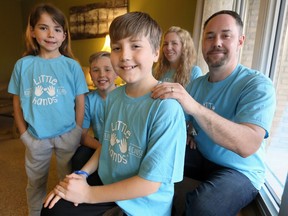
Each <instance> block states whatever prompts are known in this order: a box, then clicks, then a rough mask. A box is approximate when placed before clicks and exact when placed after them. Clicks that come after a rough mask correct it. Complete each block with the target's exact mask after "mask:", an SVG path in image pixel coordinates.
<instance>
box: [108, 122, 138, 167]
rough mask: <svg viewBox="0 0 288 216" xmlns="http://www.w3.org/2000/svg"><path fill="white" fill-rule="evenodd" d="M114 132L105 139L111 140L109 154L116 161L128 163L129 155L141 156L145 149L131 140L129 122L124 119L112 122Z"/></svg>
mask: <svg viewBox="0 0 288 216" xmlns="http://www.w3.org/2000/svg"><path fill="white" fill-rule="evenodd" d="M111 129H112V134H111V135H110V137H109V136H107V135H108V134H105V139H106V140H109V143H110V145H109V155H110V157H111V159H112V160H113V161H114V162H116V163H123V164H127V162H128V161H127V160H128V158H129V156H134V157H137V158H141V157H142V155H143V150H142V149H141V148H140V147H139V146H137V145H134V144H133V143H130V142H129V138H130V136H131V131H130V130H129V128H128V126H127V124H125V123H124V122H122V121H117V122H115V123H111Z"/></svg>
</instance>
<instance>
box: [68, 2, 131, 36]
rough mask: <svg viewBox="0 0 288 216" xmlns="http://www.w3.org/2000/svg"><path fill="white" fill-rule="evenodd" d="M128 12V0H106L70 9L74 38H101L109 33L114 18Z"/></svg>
mask: <svg viewBox="0 0 288 216" xmlns="http://www.w3.org/2000/svg"><path fill="white" fill-rule="evenodd" d="M127 12H128V0H106V1H104V2H100V3H93V4H87V5H83V6H72V7H70V9H69V25H70V35H71V39H72V40H79V39H89V38H100V37H105V35H107V34H108V31H109V26H110V24H111V22H112V20H113V19H114V18H115V17H117V16H120V15H122V14H125V13H127Z"/></svg>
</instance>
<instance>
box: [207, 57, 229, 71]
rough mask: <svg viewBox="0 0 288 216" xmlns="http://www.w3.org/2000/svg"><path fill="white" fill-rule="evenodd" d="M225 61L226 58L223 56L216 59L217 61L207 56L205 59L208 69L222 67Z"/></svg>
mask: <svg viewBox="0 0 288 216" xmlns="http://www.w3.org/2000/svg"><path fill="white" fill-rule="evenodd" d="M226 60H227V58H226V56H223V57H222V58H220V59H217V60H213V59H211V58H210V57H209V56H207V58H206V62H207V65H208V66H209V67H212V68H217V67H221V66H223V65H224V64H225V62H226Z"/></svg>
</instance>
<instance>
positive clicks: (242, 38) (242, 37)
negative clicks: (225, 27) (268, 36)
mask: <svg viewBox="0 0 288 216" xmlns="http://www.w3.org/2000/svg"><path fill="white" fill-rule="evenodd" d="M244 41H245V35H241V36H240V37H239V46H240V47H242V46H243V44H244Z"/></svg>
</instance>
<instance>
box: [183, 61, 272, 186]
mask: <svg viewBox="0 0 288 216" xmlns="http://www.w3.org/2000/svg"><path fill="white" fill-rule="evenodd" d="M208 78H209V73H207V74H206V75H204V76H202V77H199V78H198V79H196V80H194V81H193V82H192V83H191V85H190V86H189V87H187V89H189V90H188V92H189V93H190V95H191V96H192V97H193V98H194V99H195V100H196V101H197V102H199V103H200V104H202V105H203V106H205V107H207V108H209V109H211V110H213V111H214V112H216V113H217V114H219V115H220V116H222V117H224V118H226V119H228V120H230V121H233V122H235V123H250V124H254V125H258V126H260V127H262V128H263V129H264V130H265V131H266V136H265V138H266V137H267V136H268V131H269V130H270V127H271V124H272V120H273V114H274V111H275V104H276V99H275V90H274V86H273V83H272V82H271V80H270V79H269V78H267V77H265V76H264V75H263V74H262V73H260V72H259V71H255V70H251V69H249V68H247V67H244V66H243V65H240V64H239V65H238V66H237V67H236V68H235V70H234V71H233V72H232V73H231V74H230V75H229V76H228V77H227V78H226V79H224V80H222V81H219V82H215V83H212V82H209V81H208ZM189 118H190V120H191V121H192V124H193V126H194V128H195V130H196V132H197V136H195V141H196V143H197V148H198V149H199V151H200V152H201V153H202V154H203V156H204V157H205V158H207V159H208V160H210V161H212V162H214V163H216V164H219V165H221V166H224V167H229V168H232V169H235V170H238V171H239V172H241V173H243V174H244V175H246V176H247V177H248V178H249V179H250V180H251V182H252V184H253V185H254V187H255V188H257V189H258V190H259V189H260V188H261V186H262V185H263V183H264V179H265V164H264V155H265V140H264V137H263V143H262V145H261V147H260V148H259V149H258V151H257V152H256V153H254V154H253V155H250V156H249V157H247V158H243V157H240V156H239V155H237V154H236V153H234V152H232V151H230V150H228V149H225V148H223V147H221V146H220V145H218V144H217V143H214V142H213V141H212V140H211V139H210V138H209V136H207V134H206V133H205V132H204V131H203V130H202V129H201V128H200V126H199V125H198V124H197V122H196V121H195V119H193V117H191V116H189ZM235 133H237V131H235Z"/></svg>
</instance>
